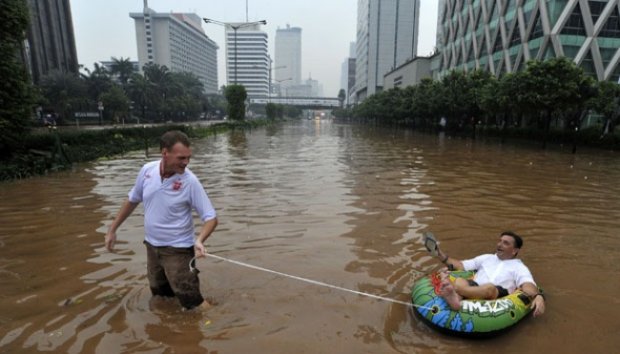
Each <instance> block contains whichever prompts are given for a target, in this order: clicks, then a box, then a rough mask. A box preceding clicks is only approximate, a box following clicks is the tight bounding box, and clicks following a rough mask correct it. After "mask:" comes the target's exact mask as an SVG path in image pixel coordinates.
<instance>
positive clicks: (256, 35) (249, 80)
mask: <svg viewBox="0 0 620 354" xmlns="http://www.w3.org/2000/svg"><path fill="white" fill-rule="evenodd" d="M235 28H236V30H235ZM270 60H271V59H270V58H269V54H268V52H267V33H265V32H264V31H262V30H261V29H260V24H247V23H243V22H242V23H229V24H226V81H227V82H228V83H229V84H234V83H236V84H239V85H243V86H244V87H245V89H246V91H247V93H248V97H266V96H267V93H268V92H269V61H270Z"/></svg>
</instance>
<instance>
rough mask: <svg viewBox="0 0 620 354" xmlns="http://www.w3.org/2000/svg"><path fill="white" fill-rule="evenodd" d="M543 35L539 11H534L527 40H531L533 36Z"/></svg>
mask: <svg viewBox="0 0 620 354" xmlns="http://www.w3.org/2000/svg"><path fill="white" fill-rule="evenodd" d="M542 36H543V26H542V21H541V20H540V12H536V17H535V18H534V28H532V32H531V33H530V37H529V38H528V41H531V40H532V39H535V38H540V37H542Z"/></svg>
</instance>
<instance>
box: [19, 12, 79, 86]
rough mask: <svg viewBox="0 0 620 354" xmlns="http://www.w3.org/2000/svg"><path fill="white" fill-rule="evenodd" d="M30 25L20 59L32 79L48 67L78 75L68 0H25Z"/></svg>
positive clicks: (47, 71)
mask: <svg viewBox="0 0 620 354" xmlns="http://www.w3.org/2000/svg"><path fill="white" fill-rule="evenodd" d="M28 10H30V25H29V26H28V32H27V40H26V41H25V43H24V49H23V51H22V60H23V61H24V63H25V64H26V68H27V69H28V71H29V72H30V75H31V77H32V80H33V82H35V83H39V82H40V81H41V78H42V77H43V76H45V75H47V74H48V73H49V72H50V71H54V70H57V71H61V72H65V73H74V74H76V75H77V73H78V69H79V65H78V60H77V51H76V48H75V36H74V34H73V21H72V19H71V6H70V4H69V0H28Z"/></svg>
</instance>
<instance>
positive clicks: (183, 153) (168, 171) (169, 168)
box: [161, 142, 192, 177]
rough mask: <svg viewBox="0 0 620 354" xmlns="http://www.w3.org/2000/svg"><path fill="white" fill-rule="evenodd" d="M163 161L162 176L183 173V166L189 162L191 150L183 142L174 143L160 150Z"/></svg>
mask: <svg viewBox="0 0 620 354" xmlns="http://www.w3.org/2000/svg"><path fill="white" fill-rule="evenodd" d="M161 155H162V161H163V177H170V176H172V175H173V174H175V173H178V174H183V172H185V167H187V165H188V164H189V159H190V158H191V157H192V150H191V149H190V147H189V146H185V145H183V143H180V142H179V143H176V144H174V145H173V146H172V148H170V149H167V148H163V149H162V150H161Z"/></svg>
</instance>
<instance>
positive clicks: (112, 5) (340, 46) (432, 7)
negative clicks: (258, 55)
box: [71, 0, 437, 96]
mask: <svg viewBox="0 0 620 354" xmlns="http://www.w3.org/2000/svg"><path fill="white" fill-rule="evenodd" d="M247 4H248V20H249V21H258V20H267V25H266V26H263V30H265V31H266V32H267V34H268V36H269V52H270V54H271V56H272V57H274V52H273V51H274V47H275V46H274V40H275V32H276V29H277V28H278V27H281V28H282V27H285V26H286V25H287V24H290V25H291V26H296V27H301V28H302V79H307V78H308V77H309V76H310V75H311V76H312V78H313V79H316V80H318V81H319V82H320V83H321V84H323V89H324V94H325V96H336V95H337V94H338V90H339V89H340V67H341V64H342V62H343V61H344V59H345V58H346V57H347V56H348V52H349V43H350V42H352V41H355V34H356V30H357V29H356V26H357V0H247ZM142 6H143V1H142V0H71V11H72V14H73V27H74V30H75V38H76V45H77V51H78V60H79V62H80V64H83V65H84V66H86V67H92V66H93V63H95V62H98V61H102V60H109V59H110V57H116V58H119V57H123V58H127V57H129V58H131V59H132V60H137V58H138V56H137V51H136V33H135V28H134V23H133V19H131V18H130V17H129V13H130V12H141V11H142ZM149 7H150V8H152V9H153V10H155V11H157V12H192V13H196V14H198V15H199V16H200V17H208V18H212V19H215V20H218V21H222V22H242V21H245V19H246V0H174V1H173V0H149ZM436 14H437V1H436V0H422V5H421V15H420V34H419V47H418V54H419V55H428V54H429V53H430V52H431V51H432V50H433V47H434V45H435V33H436V23H437V15H436ZM202 27H203V28H204V30H205V32H206V33H207V35H208V36H209V37H210V38H211V39H213V40H214V41H215V42H216V43H217V44H218V45H219V46H220V50H219V51H218V85H219V86H221V85H223V84H225V83H226V82H225V81H226V79H225V78H226V69H225V65H224V28H223V27H221V26H217V25H208V24H204V23H203V25H202Z"/></svg>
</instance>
